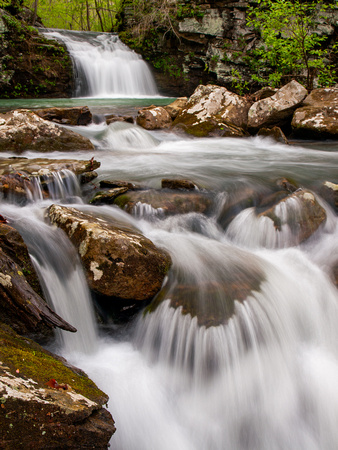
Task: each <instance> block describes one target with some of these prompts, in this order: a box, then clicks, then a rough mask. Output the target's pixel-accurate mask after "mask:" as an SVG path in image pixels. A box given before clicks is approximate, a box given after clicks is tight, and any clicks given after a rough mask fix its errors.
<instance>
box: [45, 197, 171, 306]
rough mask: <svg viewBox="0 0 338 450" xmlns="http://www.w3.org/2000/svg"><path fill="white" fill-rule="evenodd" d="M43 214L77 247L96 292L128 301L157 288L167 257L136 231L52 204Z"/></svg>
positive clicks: (149, 294)
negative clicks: (46, 214)
mask: <svg viewBox="0 0 338 450" xmlns="http://www.w3.org/2000/svg"><path fill="white" fill-rule="evenodd" d="M47 213H48V218H49V220H50V221H51V223H53V224H55V225H57V226H58V227H59V228H61V229H62V230H64V231H65V232H66V234H67V235H68V237H69V238H70V240H71V242H72V243H73V244H74V246H75V247H76V249H77V250H78V252H79V255H80V258H81V261H82V263H83V266H84V269H85V273H86V276H87V280H88V283H89V286H90V288H91V289H92V290H93V291H94V292H95V293H96V294H98V295H102V296H105V297H109V298H110V299H111V301H112V302H113V301H114V300H118V301H125V302H126V303H127V302H129V303H130V302H138V301H146V300H150V299H151V298H152V297H153V296H154V295H155V294H156V293H157V292H158V291H159V290H160V289H161V285H162V282H163V280H164V277H165V275H166V273H167V272H168V270H169V268H170V265H171V259H170V256H169V255H168V254H167V253H166V252H165V251H164V250H161V249H159V248H157V247H155V245H154V244H153V243H152V242H151V241H150V240H149V239H147V238H145V237H144V236H142V235H141V234H140V233H139V232H137V231H136V230H133V229H131V228H129V229H128V228H126V227H122V226H121V224H119V223H117V222H114V221H113V220H111V221H110V222H108V221H106V220H103V219H97V218H95V217H93V216H90V215H88V214H84V213H82V212H80V211H78V210H76V209H74V208H66V207H62V206H59V205H52V206H50V207H49V208H48V212H47Z"/></svg>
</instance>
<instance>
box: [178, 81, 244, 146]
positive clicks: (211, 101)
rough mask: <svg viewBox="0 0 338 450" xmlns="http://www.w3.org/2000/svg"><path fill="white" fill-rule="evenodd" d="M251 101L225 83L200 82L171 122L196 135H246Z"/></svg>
mask: <svg viewBox="0 0 338 450" xmlns="http://www.w3.org/2000/svg"><path fill="white" fill-rule="evenodd" d="M249 108H250V103H249V102H248V101H247V100H246V99H245V98H243V97H240V96H239V95H237V94H234V93H233V92H230V91H228V90H227V89H226V88H224V87H220V86H214V85H207V86H203V85H200V86H198V87H197V88H196V89H195V92H194V93H193V95H192V96H191V97H190V98H189V100H188V103H187V104H186V106H185V108H183V109H182V111H181V112H180V113H179V114H178V116H177V117H176V119H175V120H174V122H173V126H174V127H177V128H181V129H183V130H184V131H186V132H187V133H189V134H192V135H194V136H198V137H205V136H236V137H242V136H245V135H246V133H245V129H246V126H247V121H248V111H249Z"/></svg>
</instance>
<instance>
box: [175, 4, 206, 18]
mask: <svg viewBox="0 0 338 450" xmlns="http://www.w3.org/2000/svg"><path fill="white" fill-rule="evenodd" d="M175 16H176V18H177V19H179V20H182V19H184V18H186V17H187V18H188V17H195V18H198V19H201V18H203V16H204V12H203V11H202V10H201V7H200V6H199V5H196V4H189V5H182V4H178V5H177V9H176V11H175Z"/></svg>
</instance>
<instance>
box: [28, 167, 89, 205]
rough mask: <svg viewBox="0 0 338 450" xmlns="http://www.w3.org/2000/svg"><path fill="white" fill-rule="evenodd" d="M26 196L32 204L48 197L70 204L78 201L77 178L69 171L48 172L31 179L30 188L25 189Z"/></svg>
mask: <svg viewBox="0 0 338 450" xmlns="http://www.w3.org/2000/svg"><path fill="white" fill-rule="evenodd" d="M27 195H28V198H29V200H30V201H32V202H36V201H39V200H44V199H45V198H46V197H48V198H50V199H52V200H63V201H67V202H68V203H70V202H72V201H74V200H79V199H80V197H81V188H80V183H79V180H78V178H77V176H76V175H75V174H74V173H73V172H72V171H71V170H67V169H63V170H60V171H59V172H48V174H46V175H42V176H40V177H39V178H38V177H34V178H32V184H31V185H30V188H27Z"/></svg>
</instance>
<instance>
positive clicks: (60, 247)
mask: <svg viewBox="0 0 338 450" xmlns="http://www.w3.org/2000/svg"><path fill="white" fill-rule="evenodd" d="M40 205H41V204H40V203H39V202H37V203H35V204H29V205H27V206H25V207H22V208H17V207H16V206H15V205H10V204H8V205H6V204H5V205H3V207H2V213H3V214H4V215H5V216H6V217H7V218H8V219H9V220H10V222H11V223H12V224H13V225H15V228H16V229H17V230H18V231H19V232H20V234H21V235H22V236H23V238H24V241H25V243H26V244H27V247H28V249H29V252H30V255H31V258H32V261H33V263H34V266H35V268H36V270H37V273H38V275H39V279H40V283H41V286H42V288H43V291H44V295H45V297H46V300H47V302H48V303H49V304H50V305H51V307H52V309H53V310H54V311H55V312H56V313H57V314H59V315H60V316H61V317H63V318H64V319H65V320H66V321H67V322H69V323H71V324H72V325H73V326H74V327H75V328H76V329H77V330H78V331H77V332H76V333H69V332H67V331H62V330H57V332H58V334H59V338H60V341H61V345H62V347H63V349H64V351H72V352H81V353H84V354H88V353H92V352H94V351H95V350H96V346H97V340H98V337H97V327H96V323H95V318H94V312H93V306H92V300H91V295H90V292H89V289H88V286H87V282H86V279H85V275H84V273H83V268H82V266H81V263H80V260H79V257H78V255H77V253H76V250H75V248H74V247H73V246H72V245H71V244H70V241H69V239H68V238H67V236H66V235H65V234H64V233H63V232H62V231H61V230H58V229H55V228H54V227H51V226H50V225H48V224H46V223H45V221H44V210H41V208H40Z"/></svg>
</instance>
